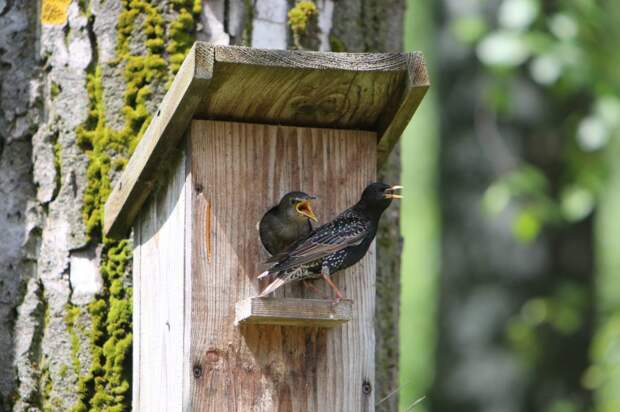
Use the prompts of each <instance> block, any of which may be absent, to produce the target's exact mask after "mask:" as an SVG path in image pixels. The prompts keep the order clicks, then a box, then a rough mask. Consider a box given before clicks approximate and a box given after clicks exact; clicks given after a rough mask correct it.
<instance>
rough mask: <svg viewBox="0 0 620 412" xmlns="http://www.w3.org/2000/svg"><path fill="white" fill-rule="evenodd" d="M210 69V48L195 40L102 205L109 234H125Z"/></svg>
mask: <svg viewBox="0 0 620 412" xmlns="http://www.w3.org/2000/svg"><path fill="white" fill-rule="evenodd" d="M212 71H213V48H212V47H210V46H207V45H206V44H205V43H196V44H194V47H192V49H191V50H190V51H189V53H188V55H187V57H186V58H185V61H184V62H183V64H182V65H181V68H180V69H179V71H178V73H177V74H176V76H175V78H174V81H173V82H172V85H171V86H170V89H169V90H168V92H167V93H166V95H165V96H164V99H163V101H162V102H161V104H160V106H159V109H158V110H157V112H156V113H155V116H154V117H153V119H152V120H151V123H150V124H149V126H148V128H147V130H146V132H145V133H144V136H143V137H142V140H140V143H139V144H138V146H137V147H136V150H135V151H134V153H133V155H132V156H131V158H130V159H129V162H128V163H127V166H126V167H125V170H124V172H123V174H122V175H121V177H120V179H119V181H118V182H117V183H116V185H115V186H114V189H113V190H112V193H111V194H110V196H109V198H108V200H107V202H106V204H105V208H104V221H103V231H104V233H105V234H106V235H107V236H108V237H111V238H122V237H123V236H126V235H127V232H128V231H129V228H130V227H131V225H132V223H133V221H134V219H135V217H136V215H137V213H138V211H139V210H140V208H141V207H142V205H143V203H144V201H145V200H146V198H147V197H148V196H149V194H150V193H151V191H152V190H153V188H154V186H155V183H156V182H157V180H158V178H159V177H161V172H162V170H165V169H166V168H165V167H162V165H165V164H166V163H168V162H169V157H170V153H171V151H172V150H174V149H175V148H176V147H177V146H178V144H179V141H180V140H181V138H182V137H183V134H184V133H185V131H186V128H187V125H188V124H189V122H190V120H191V119H192V117H193V115H194V112H195V110H196V106H198V104H199V103H200V100H201V98H202V93H203V92H204V91H205V90H206V88H207V86H208V84H209V81H210V79H211V76H212Z"/></svg>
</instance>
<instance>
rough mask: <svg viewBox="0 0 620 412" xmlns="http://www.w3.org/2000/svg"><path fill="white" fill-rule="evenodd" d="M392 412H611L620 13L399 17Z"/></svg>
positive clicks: (505, 0)
mask: <svg viewBox="0 0 620 412" xmlns="http://www.w3.org/2000/svg"><path fill="white" fill-rule="evenodd" d="M405 47H406V49H407V50H422V51H424V52H425V55H426V58H427V59H428V63H429V67H430V70H431V80H432V83H433V86H432V87H431V91H430V95H428V96H427V98H426V99H425V100H424V101H423V103H422V105H421V108H420V110H419V111H418V112H417V113H416V115H415V119H414V122H413V124H412V125H411V126H410V127H409V129H408V130H407V133H406V136H405V137H404V138H403V146H402V170H403V179H402V180H403V182H404V185H405V186H406V199H405V200H404V202H403V210H402V222H401V225H402V226H401V228H402V232H403V236H404V239H405V242H404V250H403V254H402V262H403V270H402V286H403V288H402V306H401V308H402V312H401V324H400V326H401V361H400V362H401V363H400V365H401V377H400V382H401V388H400V394H401V398H400V406H401V410H407V409H408V408H409V405H411V404H412V402H414V401H415V400H416V399H418V398H420V397H421V396H424V395H426V399H425V400H424V401H423V402H421V403H420V404H419V405H417V406H415V408H414V409H413V410H415V411H442V412H447V411H450V412H459V411H464V412H465V411H467V412H471V411H489V412H490V411H493V412H496V411H497V412H499V411H501V412H513V411H514V412H516V411H541V412H577V411H598V412H617V411H620V128H619V126H620V99H619V92H620V2H618V1H594V0H574V1H538V0H440V1H422V0H409V1H408V10H407V16H406V24H405Z"/></svg>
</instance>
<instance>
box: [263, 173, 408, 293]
mask: <svg viewBox="0 0 620 412" xmlns="http://www.w3.org/2000/svg"><path fill="white" fill-rule="evenodd" d="M397 189H402V186H389V185H386V184H384V183H372V184H370V185H368V186H367V187H366V189H364V192H363V193H362V197H361V198H360V200H359V202H357V203H356V204H355V205H354V206H353V207H351V208H349V209H347V210H345V211H344V212H342V213H341V214H339V215H338V216H336V218H335V219H334V220H332V221H331V222H329V223H326V224H324V225H322V226H320V227H319V228H317V229H315V230H314V231H312V233H310V235H308V237H306V238H304V239H300V240H298V241H297V242H295V243H294V244H292V245H291V246H290V247H289V249H288V250H286V251H285V252H283V253H281V254H278V255H275V256H273V257H272V258H271V259H269V260H268V261H267V262H268V263H275V264H274V265H273V266H272V267H271V268H270V269H269V270H267V271H265V272H263V273H262V274H261V275H260V276H259V279H260V278H263V277H265V276H269V275H272V274H273V275H275V280H274V281H273V282H271V283H270V284H269V285H268V286H267V287H266V288H265V289H264V290H263V291H262V292H261V294H260V295H259V296H267V295H268V294H270V293H271V292H273V291H274V290H276V289H278V288H279V287H280V286H282V285H284V284H286V283H289V282H292V281H294V280H307V279H317V278H320V277H322V278H323V279H325V281H326V282H327V283H328V284H329V285H330V286H331V287H332V289H333V290H334V291H335V292H336V300H335V302H338V301H340V299H342V297H343V295H342V292H340V290H338V288H337V287H336V285H335V284H334V283H333V282H332V280H331V279H330V276H331V275H333V274H334V273H336V272H338V271H341V270H343V269H346V268H348V267H349V266H352V265H354V264H355V263H357V262H359V261H360V260H361V259H362V258H363V257H364V255H366V252H367V251H368V248H369V247H370V244H371V243H372V241H373V239H374V238H375V235H376V234H377V226H378V224H379V219H380V218H381V214H382V213H383V211H384V210H385V209H387V207H388V206H389V205H390V203H392V199H400V198H402V196H400V195H398V194H395V193H394V191H395V190H397Z"/></svg>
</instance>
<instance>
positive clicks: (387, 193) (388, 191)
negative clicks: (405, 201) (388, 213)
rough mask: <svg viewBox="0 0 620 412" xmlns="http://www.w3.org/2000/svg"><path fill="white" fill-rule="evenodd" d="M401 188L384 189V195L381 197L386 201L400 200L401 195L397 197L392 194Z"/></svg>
mask: <svg viewBox="0 0 620 412" xmlns="http://www.w3.org/2000/svg"><path fill="white" fill-rule="evenodd" d="M402 188H403V187H402V186H392V187H390V188H388V189H385V194H384V195H383V197H385V198H386V199H402V198H403V196H402V195H397V194H395V193H394V191H395V190H400V189H402Z"/></svg>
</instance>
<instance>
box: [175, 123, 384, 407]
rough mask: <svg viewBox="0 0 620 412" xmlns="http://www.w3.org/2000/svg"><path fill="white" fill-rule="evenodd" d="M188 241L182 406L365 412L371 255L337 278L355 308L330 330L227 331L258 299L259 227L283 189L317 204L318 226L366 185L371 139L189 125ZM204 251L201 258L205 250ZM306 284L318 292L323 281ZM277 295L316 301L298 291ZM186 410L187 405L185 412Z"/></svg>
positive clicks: (370, 403) (370, 357) (368, 403)
mask: <svg viewBox="0 0 620 412" xmlns="http://www.w3.org/2000/svg"><path fill="white" fill-rule="evenodd" d="M189 144H190V153H189V157H190V158H191V188H188V189H187V191H188V193H191V204H192V205H191V210H192V223H193V226H192V237H191V239H190V240H189V244H190V245H191V248H192V257H191V265H192V268H191V271H192V287H191V294H192V296H191V300H192V307H191V312H192V320H191V325H192V331H191V354H190V356H191V366H192V378H191V379H192V381H191V394H192V400H191V408H193V410H204V411H221V410H239V411H250V410H252V411H272V410H280V411H291V410H299V411H303V410H316V411H327V410H334V411H372V410H374V394H373V392H372V390H371V391H370V392H368V391H367V390H364V388H366V389H367V388H368V386H367V385H370V387H371V388H372V384H373V382H374V325H373V322H374V308H375V303H374V299H375V294H374V293H375V292H374V284H375V277H374V276H375V270H374V265H375V253H374V246H373V247H371V250H370V252H369V254H368V255H367V256H366V257H365V258H364V259H363V260H362V262H360V264H358V265H356V266H354V267H352V268H350V269H348V270H346V271H345V272H343V273H340V274H337V275H336V276H334V281H335V282H336V283H337V284H338V286H339V287H340V288H341V290H342V291H343V292H344V293H345V295H346V297H347V298H349V299H351V300H352V314H353V315H352V320H351V321H350V322H347V323H345V324H343V325H342V326H340V327H337V328H303V327H283V326H273V325H241V326H239V327H237V326H235V325H234V322H235V304H236V302H238V301H241V300H243V299H246V298H248V297H251V296H255V295H256V294H257V293H258V292H259V291H260V290H261V288H262V287H264V286H265V283H264V282H262V281H261V284H260V285H259V282H258V281H257V279H256V275H257V273H259V268H258V264H259V262H261V261H263V260H264V259H265V258H266V257H267V256H266V252H264V251H263V249H262V247H261V246H260V241H259V239H258V233H257V231H256V229H255V228H256V222H257V221H258V220H259V219H260V217H261V216H262V214H263V213H264V212H265V210H266V209H267V207H269V206H270V205H272V204H274V203H276V202H277V201H278V200H279V198H280V197H281V196H282V195H283V194H284V193H286V192H287V191H289V190H296V189H299V190H304V191H306V192H308V193H312V194H316V195H318V196H319V197H320V201H318V202H317V203H316V207H315V210H316V212H317V213H318V215H319V217H320V219H321V220H322V221H327V220H328V219H331V218H333V217H335V215H336V214H337V213H338V212H340V211H342V210H343V209H345V208H346V207H348V206H350V205H352V204H353V203H355V202H356V201H357V200H358V198H359V196H360V193H361V191H362V190H363V188H364V187H365V186H366V185H367V184H368V183H369V182H371V181H373V180H374V179H375V168H374V167H369V165H374V164H375V162H376V158H375V149H376V134H375V133H373V132H362V131H348V130H334V129H314V128H294V127H284V126H267V125H257V124H242V123H229V122H215V121H194V122H192V129H191V135H190V143H189ZM209 249H210V250H209ZM315 285H316V286H317V287H319V288H322V290H323V291H324V293H325V294H329V293H330V289H329V287H328V286H327V285H325V284H324V282H323V281H322V280H320V281H316V282H315ZM276 297H278V298H282V297H286V298H300V297H316V296H315V295H314V294H313V293H312V291H309V290H304V288H303V287H302V286H301V285H300V284H292V285H290V286H287V287H285V288H282V290H279V291H277V292H276ZM186 406H187V405H186Z"/></svg>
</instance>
